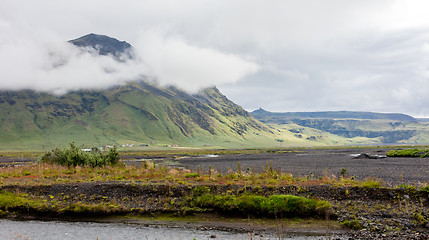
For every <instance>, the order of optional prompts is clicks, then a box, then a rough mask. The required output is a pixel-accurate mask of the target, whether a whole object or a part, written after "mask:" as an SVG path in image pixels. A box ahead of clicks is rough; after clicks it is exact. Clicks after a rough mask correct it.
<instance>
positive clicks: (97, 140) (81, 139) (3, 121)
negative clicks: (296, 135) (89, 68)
mask: <svg viewBox="0 0 429 240" xmlns="http://www.w3.org/2000/svg"><path fill="white" fill-rule="evenodd" d="M0 113H1V114H0V130H1V132H2V134H1V135H0V143H1V146H2V147H1V148H2V149H8V148H13V149H19V148H33V149H38V148H52V147H55V146H62V145H66V144H67V143H69V142H71V141H75V142H77V143H80V144H87V145H95V146H102V145H122V144H135V145H140V144H148V145H164V144H171V145H185V146H200V147H201V146H205V145H206V146H207V145H215V146H219V147H245V146H256V145H258V146H259V145H260V146H269V145H270V144H276V143H277V142H276V141H275V139H276V138H278V137H279V136H280V133H279V132H278V131H276V132H274V131H273V130H272V129H269V128H268V127H267V126H266V125H264V124H262V123H260V122H259V121H257V120H255V119H254V118H253V117H252V116H251V115H250V114H249V113H248V112H246V111H245V110H243V109H242V108H241V107H240V106H238V105H236V104H234V103H233V102H231V101H229V100H228V99H227V98H226V97H225V96H224V95H222V94H221V93H220V92H219V91H218V90H217V89H216V88H209V89H205V90H203V91H201V92H200V93H199V94H196V95H189V94H187V93H186V92H183V91H181V90H179V89H177V88H175V87H166V88H164V87H159V86H156V85H154V84H149V83H147V82H144V81H138V82H134V83H130V84H128V85H124V86H118V87H114V88H111V89H108V90H103V91H77V92H70V93H68V94H66V95H63V96H54V95H51V94H48V93H40V92H34V91H30V90H25V91H2V92H0Z"/></svg>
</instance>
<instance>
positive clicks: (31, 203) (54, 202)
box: [0, 191, 332, 218]
mask: <svg viewBox="0 0 429 240" xmlns="http://www.w3.org/2000/svg"><path fill="white" fill-rule="evenodd" d="M195 194H196V193H191V194H190V195H189V196H181V197H176V198H174V199H175V200H174V201H173V200H172V201H170V202H168V203H164V204H163V206H162V208H159V209H157V210H156V211H155V212H173V213H174V212H175V213H176V214H178V215H184V214H185V215H186V214H189V213H196V212H211V213H220V214H226V215H229V216H242V217H261V216H263V217H268V218H270V217H276V218H280V217H281V218H283V217H320V218H323V217H324V216H326V215H329V214H330V212H331V211H332V206H331V205H330V204H329V203H328V202H327V201H321V200H316V199H309V198H305V197H298V196H293V195H271V196H270V197H264V196H258V195H252V194H243V195H231V194H228V195H226V194H220V195H216V194H210V193H206V194H203V195H200V196H196V195H195ZM47 197H48V198H49V199H46V198H44V197H43V196H36V195H30V194H28V193H13V192H9V191H1V192H0V215H7V214H14V215H32V214H33V215H37V214H39V213H42V212H43V213H44V214H48V216H61V215H63V216H69V215H77V214H78V215H79V216H87V215H92V216H94V215H112V214H130V213H140V214H145V213H153V212H154V211H151V210H149V209H144V208H134V207H133V208H130V207H129V205H130V204H134V205H138V201H134V202H133V203H130V202H129V203H128V204H124V202H123V201H121V202H120V203H119V201H112V199H109V197H107V196H106V197H103V196H101V197H94V196H92V200H90V201H76V199H71V198H70V195H68V197H65V198H63V197H61V196H53V195H49V196H47ZM85 197H87V196H85ZM97 198H98V199H97ZM67 200H68V201H67ZM131 201H132V200H131ZM127 205H128V206H127Z"/></svg>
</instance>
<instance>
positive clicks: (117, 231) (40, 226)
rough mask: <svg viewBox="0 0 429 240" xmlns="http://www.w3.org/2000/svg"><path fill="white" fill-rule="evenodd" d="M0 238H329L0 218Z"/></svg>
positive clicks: (160, 226)
mask: <svg viewBox="0 0 429 240" xmlns="http://www.w3.org/2000/svg"><path fill="white" fill-rule="evenodd" d="M0 239H2V240H3V239H4V240H7V239H11V240H12V239H13V240H39V239H40V240H58V239H62V240H74V239H76V240H82V239H88V240H110V239H112V240H113V239H115V240H116V239H127V240H131V239H147V240H154V239H159V240H162V239H169V240H173V239H178V240H180V239H183V240H185V239H186V240H188V239H190V240H193V239H196V240H199V239H216V240H217V239H294V240H306V239H308V240H316V239H329V237H328V236H320V235H319V236H314V235H312V236H310V235H302V234H301V235H297V234H296V233H289V234H285V233H283V234H282V235H281V236H279V235H278V233H271V234H266V233H264V234H261V235H251V234H249V233H239V232H234V231H232V232H231V231H220V230H198V229H195V228H187V227H173V226H165V225H147V224H125V223H98V222H63V221H34V220H31V221H15V220H7V219H0Z"/></svg>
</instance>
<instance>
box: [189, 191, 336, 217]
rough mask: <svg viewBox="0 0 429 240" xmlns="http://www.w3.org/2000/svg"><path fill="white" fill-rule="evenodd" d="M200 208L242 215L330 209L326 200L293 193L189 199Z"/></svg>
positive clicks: (285, 214) (309, 213)
mask: <svg viewBox="0 0 429 240" xmlns="http://www.w3.org/2000/svg"><path fill="white" fill-rule="evenodd" d="M191 203H192V205H194V206H196V207H200V208H208V209H216V210H219V211H221V212H225V213H228V214H234V213H236V214H240V215H243V216H249V215H251V216H265V217H268V216H269V217H291V216H301V217H302V216H304V217H305V216H325V215H326V214H328V213H329V211H330V210H331V205H330V204H329V203H328V202H327V201H322V200H316V199H309V198H305V197H299V196H294V195H272V196H270V197H264V196H258V195H247V194H244V195H241V196H234V195H215V194H202V195H200V196H197V197H195V198H193V199H192V200H191Z"/></svg>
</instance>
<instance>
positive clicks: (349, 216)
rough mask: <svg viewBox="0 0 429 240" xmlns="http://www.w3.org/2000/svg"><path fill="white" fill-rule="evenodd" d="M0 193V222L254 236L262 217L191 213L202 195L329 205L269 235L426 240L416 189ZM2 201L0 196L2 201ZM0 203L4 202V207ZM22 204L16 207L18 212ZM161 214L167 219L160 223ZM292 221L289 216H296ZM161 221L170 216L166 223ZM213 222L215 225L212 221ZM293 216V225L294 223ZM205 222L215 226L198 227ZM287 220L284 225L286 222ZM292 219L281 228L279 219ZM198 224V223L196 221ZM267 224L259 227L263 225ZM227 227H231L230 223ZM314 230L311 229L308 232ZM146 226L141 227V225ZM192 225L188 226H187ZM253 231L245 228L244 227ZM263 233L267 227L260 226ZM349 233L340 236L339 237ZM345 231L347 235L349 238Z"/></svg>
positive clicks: (102, 187) (33, 189)
mask: <svg viewBox="0 0 429 240" xmlns="http://www.w3.org/2000/svg"><path fill="white" fill-rule="evenodd" d="M0 192H2V193H5V192H7V193H13V194H12V195H11V196H14V197H17V198H15V199H14V200H13V201H15V203H17V204H16V205H15V206H11V205H10V206H9V207H4V208H3V209H2V210H3V211H2V213H3V217H6V218H25V219H40V218H46V219H69V220H70V219H80V220H82V219H87V220H91V219H106V217H113V216H116V217H118V216H119V218H112V219H116V220H118V221H119V220H120V221H134V222H139V221H141V222H145V221H148V220H149V219H151V220H154V219H155V220H156V219H159V220H161V221H163V222H164V223H167V222H175V223H176V224H177V223H180V221H178V219H179V218H181V219H183V223H184V222H192V224H193V225H195V226H196V225H200V226H201V227H212V228H226V227H230V228H231V229H241V230H245V231H247V230H251V229H250V228H253V230H255V231H256V230H257V229H258V227H257V226H260V225H259V224H260V223H261V222H263V221H265V222H270V221H272V220H268V219H267V218H266V217H265V216H260V215H259V216H255V215H254V213H252V212H249V213H248V214H245V215H243V214H242V213H240V212H236V211H225V210H222V209H219V208H215V207H210V206H207V207H204V206H201V205H199V206H196V205H192V204H191V203H190V202H189V199H195V198H196V197H197V196H201V195H202V194H215V195H218V196H225V195H229V196H243V195H257V196H271V195H289V194H290V195H294V196H302V197H306V198H311V199H319V200H323V201H327V202H329V203H330V205H331V206H330V208H329V209H327V210H326V211H325V212H324V215H323V216H321V215H320V214H319V215H318V214H312V215H311V216H306V215H305V214H303V215H301V216H299V215H296V216H278V215H276V218H277V219H278V220H280V221H277V222H271V225H270V226H271V227H270V229H271V230H272V231H280V230H281V231H292V230H293V228H290V226H289V227H288V225H290V223H291V222H293V221H297V220H296V219H300V220H299V221H301V220H302V221H301V223H308V224H307V225H301V226H303V227H302V228H295V230H296V229H301V231H303V229H306V230H309V231H312V230H315V229H319V230H320V227H318V226H321V225H323V224H321V223H322V222H323V223H325V224H324V225H323V227H322V229H321V230H320V231H322V232H323V231H325V232H327V231H328V232H329V231H330V232H332V233H333V234H335V236H342V237H344V238H345V239H347V238H348V237H350V238H351V239H427V238H428V237H429V235H428V229H429V222H428V216H429V213H428V208H429V200H428V198H429V196H428V192H426V191H417V190H415V189H401V188H396V189H390V188H368V187H334V186H331V185H318V186H293V185H290V186H243V185H228V186H226V185H214V184H202V185H170V184H169V185H166V184H147V183H126V182H93V183H68V184H50V185H7V186H1V187H0ZM3 195H4V194H3ZM3 200H4V199H3ZM19 203H21V204H19ZM166 214H167V215H166ZM294 214H295V213H294ZM165 216H170V217H169V218H170V219H169V218H168V217H167V218H166V217H165ZM214 216H216V217H214ZM297 216H298V218H296V217H297ZM207 217H209V218H212V219H218V220H219V221H204V218H206V219H207ZM286 217H288V218H286ZM290 218H292V219H295V220H292V221H291V220H286V221H284V220H283V219H290ZM198 219H200V220H201V221H198ZM264 219H265V220H264ZM231 220H232V221H231ZM311 223H313V224H311ZM146 224H147V222H146ZM192 224H191V225H192ZM250 226H251V227H250ZM262 226H263V228H267V226H269V224H265V225H262ZM341 229H342V230H347V232H343V231H340V230H341ZM348 229H351V230H350V231H349V230H348Z"/></svg>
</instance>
